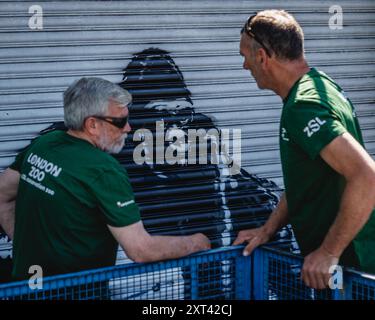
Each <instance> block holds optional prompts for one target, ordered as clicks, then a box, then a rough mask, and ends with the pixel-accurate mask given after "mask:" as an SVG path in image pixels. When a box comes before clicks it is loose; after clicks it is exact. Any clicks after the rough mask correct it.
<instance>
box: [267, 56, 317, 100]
mask: <svg viewBox="0 0 375 320" xmlns="http://www.w3.org/2000/svg"><path fill="white" fill-rule="evenodd" d="M309 71H310V67H309V66H308V64H307V62H306V60H305V59H301V60H298V61H290V62H280V63H276V64H275V69H274V79H275V81H274V85H273V87H272V90H273V91H274V92H275V93H276V94H277V95H278V96H280V97H281V99H283V100H284V99H285V98H286V97H287V96H288V94H289V91H290V90H291V89H292V87H293V86H294V84H295V83H296V82H297V81H298V80H299V79H301V78H302V76H303V75H305V74H306V73H307V72H309Z"/></svg>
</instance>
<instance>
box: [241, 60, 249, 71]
mask: <svg viewBox="0 0 375 320" xmlns="http://www.w3.org/2000/svg"><path fill="white" fill-rule="evenodd" d="M242 68H244V69H245V70H248V69H249V68H248V67H247V64H246V61H244V62H243V64H242Z"/></svg>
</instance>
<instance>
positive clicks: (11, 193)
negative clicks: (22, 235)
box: [0, 169, 20, 239]
mask: <svg viewBox="0 0 375 320" xmlns="http://www.w3.org/2000/svg"><path fill="white" fill-rule="evenodd" d="M19 180H20V174H19V173H18V172H17V171H15V170H13V169H6V170H5V171H4V172H3V173H1V175H0V226H1V227H2V228H3V229H4V231H5V233H6V234H7V235H8V237H9V238H10V239H13V233H14V219H15V215H14V212H15V211H14V210H15V206H16V201H15V200H16V196H17V191H18V183H19Z"/></svg>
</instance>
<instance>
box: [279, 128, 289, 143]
mask: <svg viewBox="0 0 375 320" xmlns="http://www.w3.org/2000/svg"><path fill="white" fill-rule="evenodd" d="M281 139H283V140H284V141H289V138H288V132H287V131H286V129H285V128H281Z"/></svg>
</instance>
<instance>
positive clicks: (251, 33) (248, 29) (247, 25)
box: [242, 14, 271, 57]
mask: <svg viewBox="0 0 375 320" xmlns="http://www.w3.org/2000/svg"><path fill="white" fill-rule="evenodd" d="M255 16H256V14H254V15H252V16H250V17H249V18H248V19H247V21H246V23H245V26H244V27H243V29H242V30H244V31H245V32H246V34H247V35H248V36H249V37H251V38H253V39H254V40H255V41H256V42H258V43H259V44H260V45H261V46H262V48H263V49H264V51H266V54H267V56H269V57H271V54H270V50H269V49H268V48H267V47H266V46H265V45H264V43H263V41H262V40H260V39H259V37H258V36H257V35H256V34H255V33H254V30H252V29H251V26H250V23H251V20H252V19H253V18H254V17H255Z"/></svg>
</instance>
